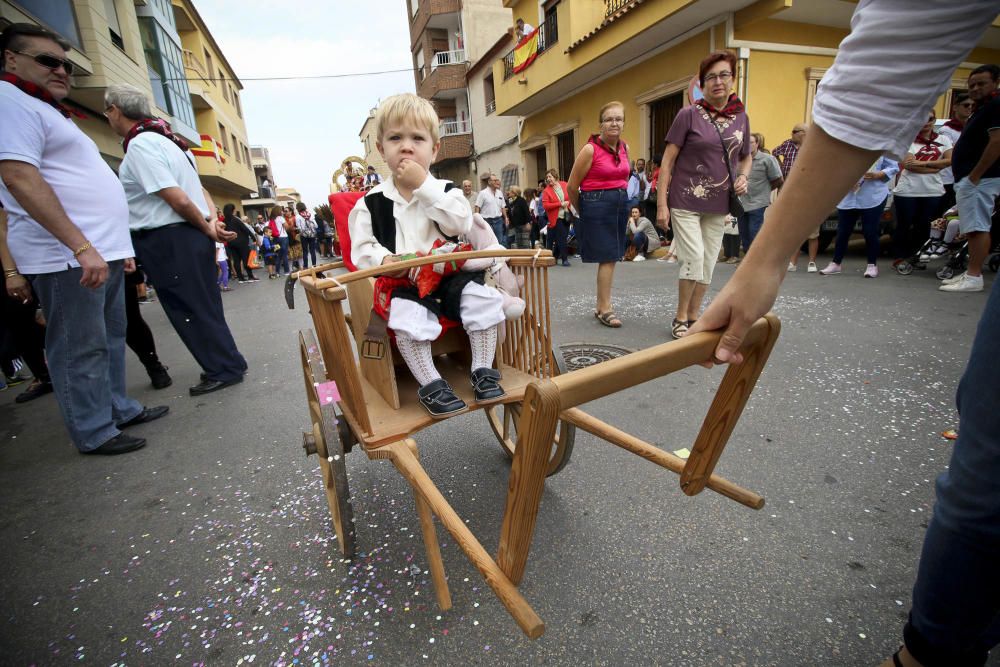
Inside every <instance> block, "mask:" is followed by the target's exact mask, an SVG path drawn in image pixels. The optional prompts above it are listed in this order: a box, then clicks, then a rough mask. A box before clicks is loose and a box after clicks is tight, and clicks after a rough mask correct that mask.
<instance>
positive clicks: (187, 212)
mask: <svg viewBox="0 0 1000 667" xmlns="http://www.w3.org/2000/svg"><path fill="white" fill-rule="evenodd" d="M156 196H157V197H160V198H161V199H162V200H163V201H165V202H167V205H168V206H170V208H172V209H173V210H174V213H176V214H177V215H179V216H181V218H183V219H184V220H185V221H186V222H188V223H189V224H190V225H191V226H192V227H194V228H195V229H197V230H198V231H200V232H202V233H203V234H205V236H207V237H208V238H210V239H212V240H213V241H228V240H230V239H228V238H220V235H219V232H218V229H217V225H216V224H213V223H210V222H209V221H208V220H206V219H205V216H204V215H202V212H201V209H199V208H198V206H197V204H195V203H194V202H193V201H192V200H191V198H190V197H188V196H187V193H186V192H184V190H182V189H181V188H179V187H176V186H173V187H169V188H163V189H162V190H159V191H157V192H156ZM217 224H218V225H222V223H221V222H220V223H217ZM226 233H227V234H232V232H226ZM232 235H233V236H235V234H232Z"/></svg>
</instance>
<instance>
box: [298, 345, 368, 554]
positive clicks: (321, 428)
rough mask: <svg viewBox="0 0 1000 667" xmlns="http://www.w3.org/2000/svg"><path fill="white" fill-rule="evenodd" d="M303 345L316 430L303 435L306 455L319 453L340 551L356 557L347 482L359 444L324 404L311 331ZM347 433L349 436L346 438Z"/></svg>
mask: <svg viewBox="0 0 1000 667" xmlns="http://www.w3.org/2000/svg"><path fill="white" fill-rule="evenodd" d="M299 344H300V351H301V353H302V373H303V376H304V379H305V386H306V401H307V402H308V404H309V418H310V419H311V421H312V431H311V432H306V433H303V434H302V446H303V447H304V448H305V450H306V455H309V454H311V453H315V454H316V455H317V456H319V467H320V471H321V472H322V473H323V483H324V485H325V487H326V501H327V504H328V505H329V506H330V516H331V517H332V518H333V529H334V530H335V531H336V533H337V541H338V542H339V543H340V552H341V554H343V556H344V558H354V553H355V531H354V509H353V507H351V490H350V487H349V486H348V483H347V465H346V462H345V454H346V453H347V452H348V451H350V449H351V448H352V447H353V445H354V442H356V441H355V440H354V435H353V433H351V429H350V426H349V425H348V424H347V422H346V421H345V420H343V419H340V420H338V419H337V411H336V408H335V405H334V404H333V403H327V404H325V405H324V404H321V403H320V398H319V392H318V391H317V389H316V384H317V383H318V382H325V381H326V373H325V372H324V371H323V364H322V357H321V356H320V351H319V345H317V344H316V336H315V334H313V332H312V330H311V329H307V330H305V331H301V332H299ZM345 429H346V431H345ZM345 432H346V434H348V435H345Z"/></svg>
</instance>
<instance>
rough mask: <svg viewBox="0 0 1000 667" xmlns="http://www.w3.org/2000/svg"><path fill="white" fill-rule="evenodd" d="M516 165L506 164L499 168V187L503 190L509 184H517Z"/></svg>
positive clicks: (508, 186)
mask: <svg viewBox="0 0 1000 667" xmlns="http://www.w3.org/2000/svg"><path fill="white" fill-rule="evenodd" d="M517 180H518V179H517V165H516V164H508V165H507V166H506V167H504V168H503V169H501V170H500V187H501V188H502V189H503V191H504V192H507V190H509V189H510V186H512V185H517Z"/></svg>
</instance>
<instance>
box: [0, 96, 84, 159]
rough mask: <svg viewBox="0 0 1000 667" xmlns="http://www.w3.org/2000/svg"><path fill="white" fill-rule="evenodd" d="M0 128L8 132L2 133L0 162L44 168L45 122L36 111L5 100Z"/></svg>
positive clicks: (2, 106) (1, 106)
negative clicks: (20, 163)
mask: <svg viewBox="0 0 1000 667" xmlns="http://www.w3.org/2000/svg"><path fill="white" fill-rule="evenodd" d="M66 122H67V123H68V122H69V121H66ZM0 127H2V128H5V130H6V131H5V132H0V160H13V161H15V162H27V163H28V164H30V165H33V166H34V167H36V168H37V167H40V166H42V153H43V152H44V150H45V121H44V120H43V119H42V118H41V117H40V116H39V114H38V113H37V112H36V111H34V110H32V109H29V108H28V107H27V106H25V105H23V104H16V103H14V102H11V101H10V100H7V99H5V100H4V102H3V104H0Z"/></svg>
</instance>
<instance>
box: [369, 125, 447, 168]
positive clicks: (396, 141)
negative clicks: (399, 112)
mask: <svg viewBox="0 0 1000 667" xmlns="http://www.w3.org/2000/svg"><path fill="white" fill-rule="evenodd" d="M439 146H440V144H435V143H434V142H433V141H432V139H431V134H430V132H428V131H427V130H426V129H425V128H424V127H422V126H418V125H417V124H416V123H414V122H413V121H412V120H410V119H406V120H404V121H401V122H400V123H397V124H395V125H391V126H389V127H388V128H386V131H385V134H384V135H383V136H382V141H381V143H379V144H378V149H379V152H380V153H382V157H384V158H385V161H386V163H387V164H388V165H389V169H391V170H392V171H393V172H395V171H396V168H397V167H399V165H400V164H401V163H402V162H403V161H404V160H412V161H414V162H416V163H417V164H419V165H420V166H421V167H423V168H424V169H425V170H428V171H429V170H430V167H431V163H432V162H434V159H435V158H436V157H437V153H438V148H439Z"/></svg>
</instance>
